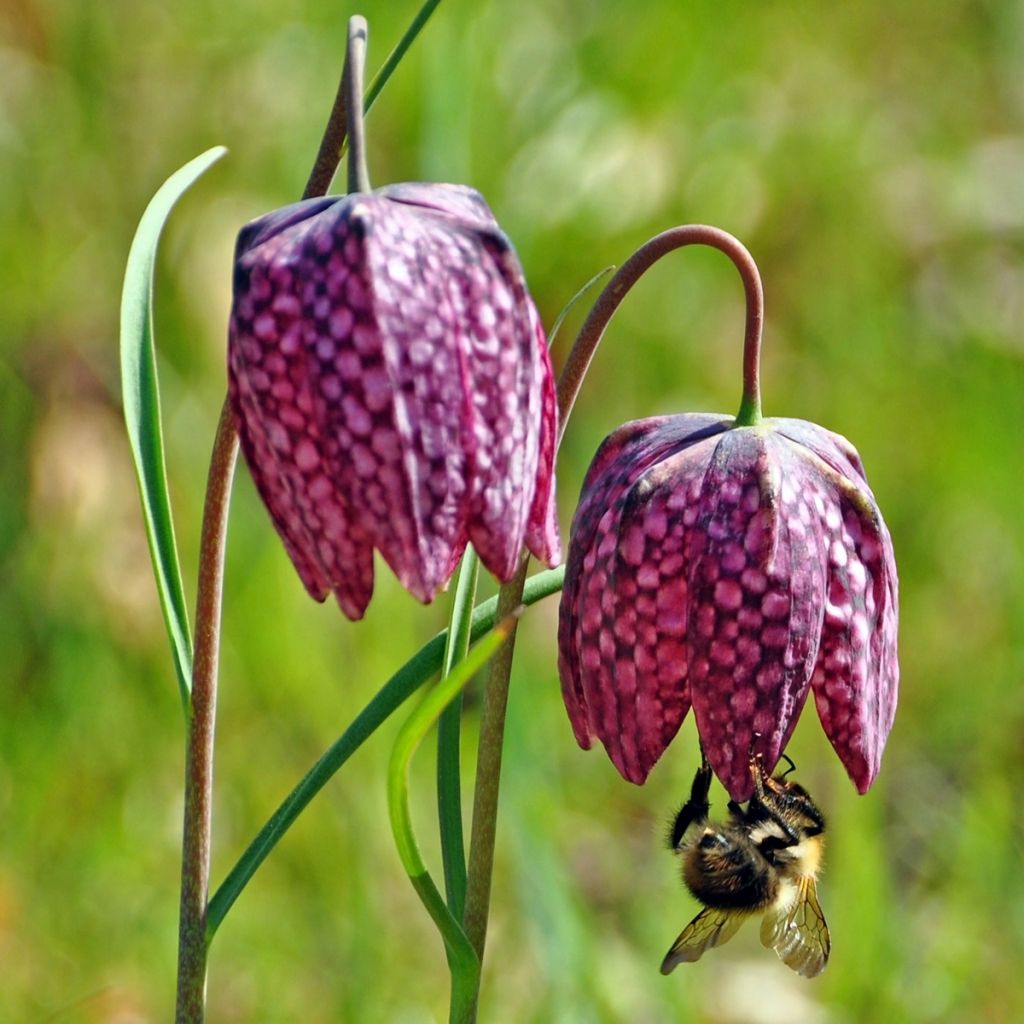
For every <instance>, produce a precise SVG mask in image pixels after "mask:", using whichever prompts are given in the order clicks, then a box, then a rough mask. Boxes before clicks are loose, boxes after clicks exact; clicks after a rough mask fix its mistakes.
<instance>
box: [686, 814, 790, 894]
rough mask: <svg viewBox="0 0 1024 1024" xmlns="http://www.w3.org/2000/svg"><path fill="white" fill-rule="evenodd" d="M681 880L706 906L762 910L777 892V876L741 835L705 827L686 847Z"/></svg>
mask: <svg viewBox="0 0 1024 1024" xmlns="http://www.w3.org/2000/svg"><path fill="white" fill-rule="evenodd" d="M683 881H684V882H685V883H686V887H687V888H688V889H689V890H690V892H691V893H693V895H694V896H695V897H696V898H697V899H698V900H700V901H701V903H703V904H705V906H708V907H715V908H718V909H722V910H749V911H756V910H762V909H764V908H765V907H767V906H769V905H770V904H771V903H772V902H773V901H774V899H775V897H776V895H777V893H778V878H777V877H776V872H774V871H773V870H772V868H771V866H770V865H769V864H768V862H767V861H766V860H765V858H764V857H763V856H762V855H761V854H760V853H759V852H758V850H757V848H756V847H755V846H754V844H753V843H751V842H750V841H749V840H748V839H747V838H746V837H745V836H743V835H734V834H732V833H730V832H725V831H712V830H711V829H708V830H707V831H706V832H705V833H704V834H703V835H702V836H701V837H700V839H698V840H697V841H696V842H695V843H694V844H693V846H692V847H690V849H689V850H688V851H687V854H686V857H685V859H684V862H683Z"/></svg>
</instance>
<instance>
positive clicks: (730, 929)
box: [661, 907, 744, 974]
mask: <svg viewBox="0 0 1024 1024" xmlns="http://www.w3.org/2000/svg"><path fill="white" fill-rule="evenodd" d="M743 917H744V915H743V914H738V913H736V911H734V910H716V909H714V908H712V907H706V908H705V909H704V910H702V911H701V912H700V913H699V914H698V915H697V916H696V917H695V918H694V919H693V920H692V921H691V922H690V923H689V924H688V925H687V926H686V927H685V928H684V929H683V930H682V931H681V932H680V933H679V938H678V939H676V941H675V942H673V943H672V948H671V949H670V950H669V951H668V952H667V953H666V954H665V959H664V960H662V962H661V973H662V974H669V973H670V972H671V971H673V970H674V969H675V967H676V966H677V965H678V964H684V963H685V964H692V963H693V962H694V961H695V960H699V959H700V958H701V956H703V954H704V953H706V952H707V951H708V950H709V949H711V948H712V947H714V946H721V945H722V944H723V943H726V942H728V941H729V940H730V939H731V938H732V937H733V936H734V935H735V934H736V931H737V929H738V928H739V926H740V925H741V924H743Z"/></svg>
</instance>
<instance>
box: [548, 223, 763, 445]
mask: <svg viewBox="0 0 1024 1024" xmlns="http://www.w3.org/2000/svg"><path fill="white" fill-rule="evenodd" d="M684 245H709V246H711V247H712V248H713V249H718V250H720V251H721V252H724V253H725V254H726V256H728V257H729V259H730V260H732V262H733V264H734V265H735V267H736V269H737V270H738V271H739V272H740V277H741V278H742V280H743V290H744V292H745V294H746V302H747V318H746V328H745V331H744V337H743V398H742V400H741V402H740V411H739V413H738V414H737V416H736V425H737V426H740V427H747V426H753V425H754V424H756V423H758V422H760V420H761V379H760V364H761V328H762V325H763V323H764V292H763V289H762V287H761V274H760V273H759V271H758V269H757V264H756V263H755V262H754V258H753V257H752V256H751V255H750V253H749V252H748V251H747V249H746V246H744V245H743V243H742V242H740V241H739V239H737V238H735V237H733V236H732V235H730V234H729V233H728V232H727V231H723V230H722V229H721V228H715V227H711V226H710V225H707V224H685V225H683V226H682V227H677V228H670V229H669V230H668V231H663V232H662V233H661V234H660V235H655V236H654V238H652V239H651V240H650V241H649V242H646V243H645V244H644V245H642V246H640V248H639V249H637V251H636V252H635V253H633V255H632V256H630V258H629V259H628V260H626V262H625V263H623V264H622V266H621V267H620V268H619V269H618V271H617V272H616V274H615V276H614V277H613V278H612V279H611V280H610V281H609V282H608V284H607V285H605V288H604V291H602V292H601V294H600V295H599V296H598V299H597V302H595V303H594V307H593V309H591V311H590V315H589V316H588V317H587V319H586V320H585V321H584V323H583V326H582V327H581V328H580V333H579V335H578V337H577V338H576V343H575V344H574V345H573V347H572V351H571V352H570V353H569V358H568V360H567V361H566V364H565V368H564V369H563V370H562V375H561V377H560V378H559V381H558V424H559V427H558V429H559V435H558V437H559V440H561V437H562V433H563V432H564V431H565V424H566V422H567V421H568V419H569V413H570V412H571V411H572V407H573V405H574V404H575V402H576V396H577V395H578V394H579V390H580V386H581V385H582V384H583V378H584V376H585V375H586V372H587V368H588V367H589V366H590V361H591V359H593V358H594V353H595V352H596V351H597V346H598V345H599V344H600V341H601V338H602V336H603V335H604V332H605V329H606V328H607V327H608V324H609V322H610V321H611V318H612V316H613V315H614V313H615V310H616V309H618V308H619V303H621V302H622V300H623V299H624V298H625V297H626V293H627V292H628V291H629V290H630V288H632V287H633V285H634V284H636V282H637V281H638V280H639V279H640V278H641V277H642V276H643V275H644V273H645V272H646V271H647V270H648V269H650V267H652V266H653V265H654V264H655V263H657V262H658V260H660V259H661V257H662V256H665V255H667V254H668V253H670V252H672V251H673V250H675V249H680V248H682V247H683V246H684Z"/></svg>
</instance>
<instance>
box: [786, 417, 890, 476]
mask: <svg viewBox="0 0 1024 1024" xmlns="http://www.w3.org/2000/svg"><path fill="white" fill-rule="evenodd" d="M766 422H767V423H769V424H770V425H771V426H772V428H773V429H775V430H777V431H778V432H779V433H780V434H782V436H783V437H788V438H789V439H790V440H791V441H795V442H796V443H797V444H798V445H802V446H803V447H804V448H807V449H809V450H810V451H812V452H814V454H815V455H817V456H818V458H819V459H821V460H822V461H823V462H825V463H826V464H828V465H829V466H831V467H832V468H833V469H834V470H835V471H836V472H837V473H842V475H843V476H845V477H846V478H847V479H849V480H852V481H854V482H855V483H858V484H860V485H861V486H864V487H866V486H867V477H866V476H865V475H864V464H863V463H862V462H861V460H860V455H859V453H858V452H857V449H856V448H854V447H853V445H852V444H850V442H849V441H847V440H846V438H845V437H843V435H842V434H837V433H835V432H834V431H831V430H827V429H826V428H825V427H819V426H818V424H817V423H810V422H808V421H807V420H791V419H785V418H783V419H771V420H767V421H766ZM869 493H870V491H869Z"/></svg>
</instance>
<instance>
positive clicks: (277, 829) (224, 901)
mask: <svg viewBox="0 0 1024 1024" xmlns="http://www.w3.org/2000/svg"><path fill="white" fill-rule="evenodd" d="M564 576H565V566H559V567H558V568H557V569H550V570H547V571H545V572H540V573H537V575H536V576H531V577H530V579H528V580H527V581H526V589H525V590H524V592H523V601H522V603H523V604H525V605H532V604H535V603H536V602H537V601H540V600H543V599H544V598H545V597H550V596H551V595H552V594H555V593H557V592H558V591H559V590H560V589H561V587H562V580H563V578H564ZM497 608H498V601H497V599H496V598H493V597H492V598H491V599H490V600H489V601H484V602H483V604H480V605H478V606H477V607H476V608H475V609H474V610H473V621H472V627H471V630H470V641H471V642H473V641H476V640H479V639H480V637H482V636H483V635H484V634H485V633H487V632H488V631H489V630H491V629H493V628H494V624H495V622H497V621H499V619H498V615H497ZM447 637H448V631H447V630H445V631H444V632H441V633H438V634H437V635H436V636H435V637H434V638H433V639H432V640H430V641H429V642H428V643H427V644H426V645H425V646H424V647H422V648H421V649H420V650H419V651H417V652H416V654H414V655H413V657H412V658H410V659H409V661H407V662H406V663H405V664H404V665H403V666H402V667H401V668H400V669H399V670H398V671H397V672H396V673H395V674H394V675H393V676H392V677H391V678H390V679H389V680H388V681H387V682H386V683H385V684H384V686H383V687H382V688H381V689H380V690H379V691H378V693H377V695H376V696H375V697H374V698H373V699H372V700H371V701H370V703H369V704H367V705H366V707H365V708H363V710H362V711H361V712H360V713H359V714H358V715H357V716H356V718H355V720H354V721H353V722H352V724H351V725H350V726H349V727H348V729H346V730H345V732H344V733H343V734H342V735H341V736H340V737H339V738H338V739H337V740H336V741H335V742H334V743H333V744H332V745H331V746H330V747H329V748H328V749H327V750H326V751H325V752H324V753H323V755H322V756H321V757H320V759H319V760H318V761H317V762H316V764H314V765H313V767H312V768H311V769H310V770H309V771H308V772H307V773H306V775H305V777H304V778H303V779H302V780H301V781H300V782H299V784H298V785H297V786H296V787H295V788H294V789H293V790H292V791H291V793H289V794H288V796H287V797H285V799H284V800H283V801H282V803H281V805H280V806H279V807H278V809H277V810H276V811H275V812H274V813H273V814H272V815H271V816H270V819H269V820H268V821H267V823H266V824H265V825H264V826H263V828H262V829H260V831H259V834H258V835H257V836H256V838H255V839H254V840H253V841H252V842H251V843H250V844H249V846H248V848H247V849H246V851H245V852H244V853H243V854H242V856H241V857H240V858H239V860H238V863H237V864H235V866H234V867H233V868H232V869H231V871H230V872H229V873H228V875H227V877H226V878H225V879H224V881H223V882H222V883H221V884H220V887H219V888H218V889H217V891H216V892H215V893H214V895H213V898H212V899H211V900H210V905H209V908H208V910H207V914H206V941H207V944H209V943H210V942H211V941H212V939H213V936H214V934H215V933H216V931H217V929H218V928H219V927H220V924H221V922H222V921H223V920H224V918H225V917H226V916H227V913H228V911H229V910H230V909H231V907H232V906H233V904H234V902H235V900H237V899H238V897H239V896H240V895H241V893H242V890H243V889H244V888H245V887H246V885H247V884H248V882H249V880H250V879H251V878H252V876H253V875H254V874H255V873H256V871H257V869H258V868H259V866H260V865H261V864H262V863H263V861H264V860H266V858H267V856H268V855H269V854H270V852H271V850H273V849H274V847H275V846H276V845H277V844H278V842H280V840H281V839H282V837H283V836H284V835H285V833H286V832H287V831H288V829H289V828H291V826H292V824H293V823H294V822H295V820H296V819H297V818H298V816H299V815H300V814H301V813H302V811H303V810H304V809H305V808H306V806H307V805H308V804H309V802H310V801H311V800H312V799H313V797H315V796H316V794H317V793H319V792H320V790H321V789H323V787H324V786H325V785H326V784H327V783H328V782H329V781H330V780H331V779H332V778H333V777H334V774H335V773H336V772H337V771H338V769H339V768H341V766H342V765H343V764H344V763H345V762H346V761H347V760H348V759H349V758H350V757H351V756H352V755H353V754H354V753H355V752H356V751H357V750H358V749H359V748H360V747H361V746H362V745H363V743H364V742H365V741H366V740H367V739H369V737H370V736H372V735H373V733H374V731H375V730H376V729H377V727H378V726H379V725H381V723H383V722H384V721H386V720H387V718H388V717H389V716H390V715H391V714H392V712H393V711H394V710H395V709H396V708H397V707H399V705H401V704H402V703H403V702H404V701H405V700H406V699H408V698H409V697H410V696H412V694H413V693H415V692H416V691H417V690H418V689H419V688H420V687H421V686H422V685H423V684H424V683H426V682H427V681H428V680H430V679H432V678H433V677H434V676H435V675H436V674H437V673H438V672H439V671H440V669H441V665H442V661H443V658H444V650H445V645H446V641H447Z"/></svg>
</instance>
